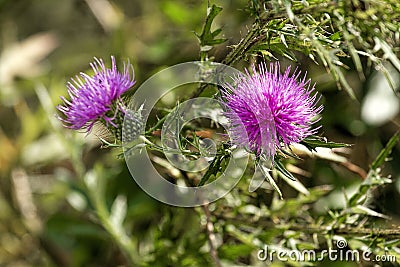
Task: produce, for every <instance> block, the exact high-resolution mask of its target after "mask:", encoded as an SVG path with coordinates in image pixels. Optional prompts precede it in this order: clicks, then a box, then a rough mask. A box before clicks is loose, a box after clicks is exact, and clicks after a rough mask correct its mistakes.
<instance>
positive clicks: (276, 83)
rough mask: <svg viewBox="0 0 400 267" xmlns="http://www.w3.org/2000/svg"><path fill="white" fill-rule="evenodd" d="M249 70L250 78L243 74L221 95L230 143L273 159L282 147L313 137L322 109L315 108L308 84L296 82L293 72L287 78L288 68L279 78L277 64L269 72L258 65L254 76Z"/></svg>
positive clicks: (226, 87)
mask: <svg viewBox="0 0 400 267" xmlns="http://www.w3.org/2000/svg"><path fill="white" fill-rule="evenodd" d="M252 70H253V74H250V73H249V72H248V71H247V70H246V73H245V74H244V75H242V76H240V77H236V78H235V84H234V85H226V86H225V87H224V89H223V92H222V94H223V98H224V100H225V102H226V105H227V111H225V115H226V116H227V117H228V119H229V120H230V122H231V129H230V130H231V136H232V140H233V143H235V144H237V145H239V146H244V147H246V148H247V149H249V150H250V151H252V152H254V153H256V154H258V155H259V154H262V153H265V154H266V155H267V156H269V157H273V156H274V155H275V153H276V150H277V149H280V148H281V147H282V145H283V146H288V145H290V144H291V143H298V142H300V141H301V140H302V139H304V138H305V137H307V136H309V135H312V134H315V133H316V131H317V129H318V128H316V129H312V128H311V126H312V124H313V123H315V122H316V121H317V120H316V117H317V115H318V114H319V113H320V112H321V111H322V108H323V107H322V105H321V106H317V102H318V100H319V99H317V98H316V97H317V95H316V94H315V93H313V92H314V86H310V80H306V77H305V76H304V77H303V78H301V79H299V77H300V76H301V72H300V71H297V70H295V71H294V73H293V74H290V66H289V67H288V68H287V69H286V70H285V72H284V73H283V74H282V73H281V72H280V65H279V63H275V64H273V63H271V64H270V66H269V69H268V68H267V66H266V64H260V65H258V70H259V71H258V72H257V71H256V68H255V66H254V65H253V67H252ZM243 129H245V131H244V130H243Z"/></svg>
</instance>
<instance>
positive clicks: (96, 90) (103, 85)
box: [57, 56, 135, 132]
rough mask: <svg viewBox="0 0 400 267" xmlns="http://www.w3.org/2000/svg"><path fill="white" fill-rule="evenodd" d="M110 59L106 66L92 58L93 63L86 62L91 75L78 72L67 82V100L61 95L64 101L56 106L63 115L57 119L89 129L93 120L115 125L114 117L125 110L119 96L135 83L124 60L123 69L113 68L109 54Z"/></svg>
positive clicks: (131, 69)
mask: <svg viewBox="0 0 400 267" xmlns="http://www.w3.org/2000/svg"><path fill="white" fill-rule="evenodd" d="M111 61H112V66H111V68H106V67H105V65H104V62H103V60H102V59H97V58H94V62H92V63H90V66H91V67H92V69H93V71H94V74H93V76H89V75H87V74H86V73H83V72H81V73H80V77H79V76H78V75H77V76H76V78H75V79H71V81H70V82H68V84H67V89H68V94H69V96H70V100H67V99H65V98H64V97H61V99H62V100H63V102H64V103H63V105H59V106H58V107H57V109H58V110H59V111H61V112H62V113H63V114H64V115H65V118H59V119H60V120H61V121H63V122H64V123H65V124H66V126H67V127H68V128H71V129H74V130H78V129H86V131H87V132H90V130H91V129H92V127H93V124H94V123H95V122H96V121H101V122H103V123H105V124H106V126H109V125H111V126H113V127H115V128H117V127H119V126H118V125H117V124H116V123H115V122H114V120H115V119H116V118H117V117H118V116H117V113H118V112H119V111H122V112H123V113H125V111H124V107H123V103H122V99H121V95H122V94H123V93H124V92H126V91H127V90H128V89H129V88H131V87H132V86H133V85H134V84H135V80H134V72H133V67H132V65H131V64H130V63H129V61H128V62H127V63H124V70H123V72H119V71H118V70H117V65H116V63H115V58H114V57H113V56H111ZM130 71H132V78H131V74H130Z"/></svg>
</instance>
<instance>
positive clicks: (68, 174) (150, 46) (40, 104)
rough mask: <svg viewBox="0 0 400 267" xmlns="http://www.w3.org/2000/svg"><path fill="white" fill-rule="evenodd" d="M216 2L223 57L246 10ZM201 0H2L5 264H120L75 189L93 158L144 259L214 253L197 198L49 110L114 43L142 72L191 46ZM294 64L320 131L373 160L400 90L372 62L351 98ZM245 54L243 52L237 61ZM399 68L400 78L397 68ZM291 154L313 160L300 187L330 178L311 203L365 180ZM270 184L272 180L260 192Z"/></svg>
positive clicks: (390, 167)
mask: <svg viewBox="0 0 400 267" xmlns="http://www.w3.org/2000/svg"><path fill="white" fill-rule="evenodd" d="M212 3H215V4H218V5H220V6H222V7H223V11H222V13H221V14H220V15H219V16H218V17H217V18H216V20H215V21H214V26H215V27H222V29H223V34H222V35H223V37H225V38H227V39H228V41H227V43H224V44H222V45H219V46H217V47H215V48H214V49H213V50H212V51H211V54H212V55H213V56H214V57H215V60H216V61H221V60H222V59H223V58H224V57H225V56H226V54H227V53H228V52H229V51H230V48H229V46H230V45H234V44H237V43H238V42H239V41H240V39H241V37H243V36H244V35H245V34H246V32H247V30H248V28H249V27H250V25H251V23H252V21H253V18H251V17H250V16H249V12H248V10H247V9H246V6H247V2H246V1H239V0H232V1H229V0H225V1H212ZM207 4H208V3H207V1H195V0H192V1H189V0H186V1H174V0H158V1H157V0H147V1H136V0H114V1H108V0H86V1H79V0H63V1H60V0H58V1H57V0H56V1H54V0H36V1H28V0H0V266H118V265H125V264H127V261H126V258H125V257H124V255H123V254H122V253H121V251H120V249H119V248H118V246H117V244H115V242H113V241H112V239H111V238H110V235H109V234H108V233H107V231H105V230H104V228H103V227H102V226H101V223H99V221H98V219H97V217H96V213H95V212H94V211H93V207H92V206H91V205H92V204H91V202H90V201H89V200H88V197H87V195H86V192H84V191H82V184H83V183H84V177H82V175H84V176H85V175H86V176H87V175H88V174H87V173H88V170H91V169H94V170H95V171H94V172H95V173H96V175H97V176H98V179H99V180H102V182H101V183H102V184H104V188H103V190H104V196H105V201H106V204H107V207H112V205H113V204H115V201H114V200H115V198H116V197H117V196H121V195H123V196H125V197H126V203H127V206H126V209H127V211H126V219H125V223H124V227H125V229H128V230H127V231H128V232H129V233H130V235H131V236H132V238H133V239H135V240H137V244H138V250H139V251H140V254H141V255H145V256H144V260H146V261H147V262H150V263H151V262H153V265H154V266H208V265H210V264H211V263H210V262H211V260H210V256H209V253H208V251H207V249H205V248H204V246H205V244H207V237H206V234H205V231H204V220H205V219H204V215H202V214H201V212H199V211H198V210H197V209H185V208H175V207H169V206H167V205H164V204H162V203H159V202H157V201H155V200H153V199H152V198H150V197H149V196H147V195H146V194H145V193H144V192H143V191H141V190H140V188H138V186H137V185H136V183H135V182H134V180H133V179H132V178H131V176H130V174H129V172H128V170H127V168H126V165H125V162H124V161H123V160H122V159H117V155H118V153H120V151H117V150H113V149H102V148H101V147H100V146H101V144H100V142H99V141H98V139H97V138H96V137H95V136H94V135H89V136H86V135H85V134H84V133H81V134H79V133H78V134H77V133H73V132H72V131H70V130H68V129H65V128H63V127H62V126H61V124H60V123H59V122H58V121H57V119H56V117H55V114H56V110H55V106H56V105H57V104H59V103H60V102H61V101H60V99H59V96H61V95H66V87H65V83H66V81H67V80H68V79H69V78H70V77H72V76H74V75H75V74H77V73H79V72H80V71H85V70H87V69H88V68H89V65H88V64H89V62H90V61H92V59H93V57H94V56H96V57H101V58H104V59H105V61H106V62H109V58H110V55H115V56H116V57H117V58H119V59H122V60H126V59H128V58H129V59H130V61H131V62H132V63H133V65H134V68H135V79H136V81H137V85H140V84H141V83H142V82H144V81H145V80H146V78H148V77H150V76H151V75H152V74H154V73H155V72H157V71H158V70H160V69H161V68H163V67H165V66H170V65H173V64H176V63H181V62H186V61H193V60H198V59H199V43H198V40H197V38H196V36H195V34H194V32H197V33H200V32H201V30H202V26H203V24H204V21H205V17H206V12H207ZM282 64H284V65H287V64H293V63H290V62H288V61H284V62H283V63H282ZM349 64H350V65H351V63H349ZM297 65H299V66H300V68H301V69H302V70H307V71H308V76H309V77H311V78H312V80H313V81H314V82H316V89H317V90H318V91H319V92H320V93H321V94H322V96H323V97H322V100H321V101H322V103H323V104H324V111H323V114H322V115H323V117H322V120H321V121H320V124H321V125H322V128H321V130H320V133H321V134H322V135H324V136H326V137H328V139H329V140H333V141H337V142H345V143H349V144H353V146H352V147H351V149H347V150H345V151H341V153H344V154H343V155H344V156H345V157H347V158H348V159H349V162H352V163H353V164H355V165H357V166H359V167H360V168H361V169H363V170H365V171H367V170H368V169H369V165H370V164H371V162H372V161H373V159H374V158H375V157H376V156H377V155H378V154H379V151H380V150H381V149H382V148H383V146H384V145H385V143H386V142H387V141H388V140H389V138H390V137H391V136H392V135H393V133H394V132H395V131H397V129H398V128H399V123H400V117H399V115H398V113H399V105H400V104H399V99H398V98H397V97H396V96H395V94H394V93H393V91H391V89H390V88H389V87H388V85H387V82H386V80H385V79H384V77H383V76H382V75H381V74H377V73H376V72H374V71H373V70H372V68H370V69H369V71H368V72H367V77H366V79H365V80H364V81H363V80H361V79H360V78H359V77H358V76H357V73H356V71H353V70H352V69H350V70H349V71H348V72H347V73H346V75H347V76H346V78H347V79H348V81H349V83H350V85H351V86H352V88H353V89H354V90H355V92H356V94H357V96H359V99H361V102H360V103H357V102H355V101H353V100H351V99H350V98H349V97H348V96H347V95H346V93H345V92H344V91H339V90H338V89H337V87H336V83H335V82H334V81H333V80H332V78H331V76H330V75H329V74H327V73H326V71H325V69H324V68H323V67H322V66H318V65H316V64H314V63H313V62H312V61H310V60H309V59H306V58H305V57H300V58H299V62H298V63H297ZM244 66H246V62H244V61H241V62H240V63H238V64H237V65H236V67H238V68H239V69H243V67H244ZM388 67H389V68H390V66H388ZM393 76H394V77H395V80H396V81H397V86H398V88H400V86H399V84H400V82H399V80H400V79H399V75H398V73H396V72H395V71H394V70H393ZM137 85H136V86H137ZM399 147H400V146H399V144H397V146H396V147H395V149H394V150H393V153H392V160H391V161H390V162H388V163H387V164H385V167H384V169H383V173H386V174H391V176H392V179H393V180H394V183H393V184H391V185H389V186H386V187H384V188H381V189H380V191H379V192H377V194H378V195H377V199H379V202H378V205H377V207H376V208H375V210H377V211H378V212H381V213H384V214H386V215H389V216H391V217H392V220H391V221H390V224H393V225H398V223H399V219H400V216H399V215H400V194H399V192H400V182H399V181H400V179H399V178H400V175H399V174H400V164H399V163H400V153H399V152H400V149H399ZM298 166H300V167H301V168H303V169H304V170H306V171H307V172H308V173H309V174H308V175H305V176H298V178H299V179H300V180H301V181H302V182H303V183H304V184H305V185H306V186H307V187H314V186H318V185H326V184H328V185H332V186H333V188H334V190H333V192H332V193H330V195H328V197H326V198H324V199H322V200H321V201H320V202H319V203H317V205H315V212H316V213H324V212H326V210H327V209H328V208H332V209H335V208H340V207H341V205H342V204H341V203H342V202H343V201H344V197H343V194H342V189H346V190H349V191H350V192H351V190H352V188H354V186H355V185H357V184H359V183H360V180H361V178H360V176H359V175H358V174H356V173H354V172H352V171H349V169H348V168H345V167H343V166H341V165H340V164H336V163H332V162H330V161H326V160H322V159H314V160H305V161H302V162H301V163H300V164H299V165H298ZM307 176H308V177H307ZM283 191H284V195H285V197H287V198H291V197H294V196H296V194H295V192H293V190H292V189H291V188H285V187H284V188H283ZM265 194H267V193H265ZM269 194H272V193H269ZM264 197H267V198H268V194H267V196H260V198H264ZM260 201H261V202H263V201H264V200H260ZM216 205H217V207H218V202H217V203H216ZM216 227H217V228H218V227H221V228H223V227H224V225H222V224H221V225H219V226H218V224H217V226H216ZM217 231H220V230H217ZM227 240H228V241H229V239H227ZM227 240H225V241H227ZM221 242H223V240H221ZM243 249H244V251H242V252H241V253H242V254H246V253H248V251H245V250H246V249H248V248H243ZM227 251H228V250H225V251H224V250H221V251H220V253H221V255H222V256H223V255H225V257H226V258H228V259H230V260H232V262H235V263H237V264H239V263H241V264H245V263H246V261H248V260H247V259H245V258H240V257H241V256H235V255H236V254H235V253H233V256H232V255H229V253H228V252H229V251H228V252H227ZM241 253H238V254H237V255H240V254H241ZM146 257H147V258H146ZM177 263H179V264H178V265H174V264H177Z"/></svg>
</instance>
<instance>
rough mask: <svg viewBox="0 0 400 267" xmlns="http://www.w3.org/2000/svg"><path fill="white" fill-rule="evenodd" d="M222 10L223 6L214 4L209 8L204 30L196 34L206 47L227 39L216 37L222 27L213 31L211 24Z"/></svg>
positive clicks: (201, 43)
mask: <svg viewBox="0 0 400 267" xmlns="http://www.w3.org/2000/svg"><path fill="white" fill-rule="evenodd" d="M221 11H222V7H219V6H216V5H212V6H211V7H210V8H208V10H207V13H208V14H207V18H206V22H205V24H204V27H203V31H202V33H201V34H200V35H198V34H196V36H197V37H198V38H199V41H200V46H202V47H205V46H213V45H216V44H221V43H223V42H225V41H226V39H223V38H220V39H214V38H215V37H217V35H219V34H220V33H221V31H222V30H221V29H217V30H215V31H213V32H212V31H211V25H212V23H213V21H214V19H215V17H216V16H217V15H218V14H219V13H220V12H221Z"/></svg>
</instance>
